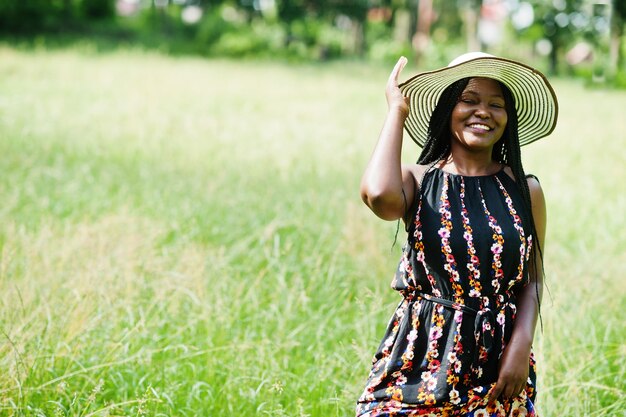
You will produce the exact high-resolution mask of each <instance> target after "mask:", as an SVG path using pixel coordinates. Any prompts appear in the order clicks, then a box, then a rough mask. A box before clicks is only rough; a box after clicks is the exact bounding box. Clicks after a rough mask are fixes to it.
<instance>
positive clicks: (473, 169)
mask: <svg viewBox="0 0 626 417" xmlns="http://www.w3.org/2000/svg"><path fill="white" fill-rule="evenodd" d="M491 151H492V149H491V148H489V149H486V150H480V151H468V150H467V149H464V148H461V147H458V146H454V145H452V146H451V149H450V154H449V155H448V156H447V158H446V159H444V161H443V163H442V164H441V165H440V167H441V168H444V167H445V168H446V170H447V171H449V172H452V173H455V174H461V175H472V176H475V175H490V174H494V173H496V172H497V171H498V170H500V168H501V166H502V164H500V163H498V162H496V161H494V160H493V159H492V157H491Z"/></svg>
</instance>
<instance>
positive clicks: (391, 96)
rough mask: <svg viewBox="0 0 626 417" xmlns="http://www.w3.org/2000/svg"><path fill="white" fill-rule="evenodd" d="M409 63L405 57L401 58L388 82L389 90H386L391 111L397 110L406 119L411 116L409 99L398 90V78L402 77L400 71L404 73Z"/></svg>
mask: <svg viewBox="0 0 626 417" xmlns="http://www.w3.org/2000/svg"><path fill="white" fill-rule="evenodd" d="M407 62H408V61H407V59H406V58H405V57H403V56H401V57H400V59H399V60H398V62H397V63H396V66H395V67H393V71H391V74H390V75H389V80H387V88H386V90H385V95H386V96H387V105H388V106H389V110H393V109H397V110H399V111H400V113H401V114H402V115H403V116H404V117H406V116H408V115H409V98H408V97H404V95H403V94H402V92H401V91H400V89H399V88H398V76H399V75H400V71H402V69H403V68H404V66H405V65H406V63H407Z"/></svg>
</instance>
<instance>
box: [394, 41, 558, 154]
mask: <svg viewBox="0 0 626 417" xmlns="http://www.w3.org/2000/svg"><path fill="white" fill-rule="evenodd" d="M466 77H485V78H493V79H495V80H498V81H500V82H502V83H503V84H504V85H506V86H507V87H508V88H509V90H511V93H512V94H513V97H514V98H515V110H516V111H517V119H518V136H519V142H520V146H521V145H527V144H529V143H531V142H534V141H536V140H537V139H541V138H542V137H544V136H547V135H549V134H550V133H552V131H553V130H554V127H555V126H556V120H557V116H558V112H559V106H558V102H557V99H556V95H555V94H554V90H553V89H552V86H551V85H550V83H549V82H548V80H547V79H546V77H545V76H544V75H543V74H542V73H541V72H539V71H537V70H536V69H534V68H531V67H529V66H528V65H525V64H522V63H520V62H516V61H512V60H509V59H504V58H498V57H496V56H493V55H490V54H486V53H483V52H470V53H467V54H463V55H461V56H459V57H457V58H456V59H454V60H453V61H452V62H450V64H449V65H448V66H447V67H445V68H441V69H438V70H434V71H428V72H423V73H420V74H417V75H416V76H414V77H413V78H411V79H409V80H407V81H405V82H403V83H402V84H400V86H399V87H400V91H402V93H403V94H404V96H405V97H408V98H409V100H410V111H409V116H408V117H407V119H406V121H405V124H404V127H405V129H406V131H407V132H408V133H409V135H410V136H411V138H412V139H413V140H414V141H415V142H416V143H417V144H418V145H419V146H424V142H425V141H426V138H427V137H428V124H429V121H430V116H431V115H432V113H433V110H434V109H435V106H436V105H437V101H438V100H439V97H440V96H441V93H442V92H443V90H445V89H446V87H448V86H449V85H450V84H452V83H454V82H455V81H458V80H460V79H462V78H466Z"/></svg>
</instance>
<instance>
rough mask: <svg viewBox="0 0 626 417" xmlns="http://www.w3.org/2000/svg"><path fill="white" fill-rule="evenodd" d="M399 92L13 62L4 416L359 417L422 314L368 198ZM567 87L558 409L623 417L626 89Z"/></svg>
mask: <svg viewBox="0 0 626 417" xmlns="http://www.w3.org/2000/svg"><path fill="white" fill-rule="evenodd" d="M406 72H407V74H406V76H408V75H409V74H408V72H409V71H408V70H407V71H406ZM386 78H387V69H386V68H378V67H368V66H366V65H365V64H362V63H342V64H330V65H327V66H315V65H302V66H288V65H281V64H275V63H258V62H245V63H241V62H234V61H233V62H231V61H221V60H215V61H213V60H211V61H205V60H200V59H194V58H185V59H182V58H179V59H175V58H168V57H162V56H158V55H154V54H146V53H142V52H138V51H120V52H116V53H110V54H103V55H95V54H86V53H81V52H77V51H65V52H54V53H52V52H45V51H39V52H30V53H24V52H18V51H16V50H14V49H11V48H9V47H6V46H5V47H2V48H0V91H2V94H1V95H0V138H1V139H0V155H2V156H1V157H0V169H1V170H2V173H3V174H2V176H1V177H0V198H1V200H2V202H3V204H2V207H1V208H0V224H1V226H0V303H2V307H1V308H0V330H1V332H2V333H0V353H1V356H0V414H2V415H7V416H22V415H26V416H31V415H32V416H39V415H50V416H107V415H109V416H114V415H124V416H127V415H128V416H131V415H132V416H136V415H154V416H159V415H161V416H170V415H172V416H173V415H176V416H195V415H211V416H229V415H249V416H251V415H259V416H281V415H285V416H301V417H303V416H324V417H328V416H350V415H352V414H353V406H354V402H355V400H356V397H357V396H358V394H359V391H360V390H361V389H362V387H363V384H364V382H365V378H366V376H367V372H368V367H369V360H370V358H371V355H372V354H373V353H374V350H375V348H376V345H377V343H378V342H379V339H380V337H381V335H382V331H383V329H384V326H385V324H386V321H387V320H388V318H389V316H390V315H391V313H392V311H393V308H394V305H395V303H397V302H398V295H397V294H395V293H394V292H393V291H392V290H391V289H390V288H389V283H390V281H391V273H392V271H393V268H394V266H395V261H396V259H397V257H398V255H399V246H400V244H401V243H399V244H398V245H396V247H395V248H393V249H390V248H391V245H392V242H393V234H394V232H395V224H391V223H386V222H382V221H379V220H377V219H376V218H375V217H374V216H373V215H372V214H371V213H369V211H368V210H367V208H366V207H365V206H364V205H363V204H362V203H361V202H360V199H359V195H358V184H359V180H360V175H361V171H362V169H363V167H364V165H365V163H366V161H367V158H368V157H369V154H370V152H371V150H372V147H373V145H374V142H375V140H376V136H377V134H378V131H379V129H380V126H381V123H382V119H383V117H384V111H385V103H384V96H383V88H384V83H385V80H386ZM555 88H556V90H557V93H558V95H559V99H560V103H561V119H560V123H559V126H558V128H557V130H556V131H555V133H554V134H553V135H552V136H551V137H550V138H548V139H546V140H544V141H541V142H539V143H537V144H534V145H532V146H530V147H528V149H524V157H525V161H526V163H525V165H526V171H527V172H532V173H534V174H536V175H537V176H538V177H539V178H540V180H541V182H542V184H543V187H544V190H545V192H546V196H547V202H548V210H549V233H548V239H547V247H546V272H547V282H548V286H549V289H550V295H548V294H546V297H545V302H544V305H543V321H544V332H543V334H538V336H537V343H536V350H537V353H538V356H539V359H540V362H539V377H540V381H539V382H540V384H539V392H540V394H539V395H540V398H539V404H538V406H539V409H540V411H541V413H542V415H543V416H603V417H608V416H614V415H617V414H618V413H619V412H621V411H622V410H623V409H624V408H626V399H625V392H624V391H625V387H624V383H623V381H624V380H625V379H626V375H625V373H626V366H625V365H624V363H623V360H622V359H623V357H624V354H625V353H626V347H625V345H624V336H625V335H626V331H625V330H626V329H624V314H623V312H622V308H621V306H622V305H624V302H625V301H626V300H625V290H624V286H623V278H622V275H623V265H624V263H626V241H625V239H624V234H623V230H626V224H625V220H624V216H623V214H622V213H624V212H625V211H626V198H625V197H624V193H623V191H622V188H623V187H622V185H621V181H622V179H623V178H625V174H626V172H625V171H626V168H625V167H626V160H625V159H626V152H624V150H623V138H622V136H623V132H625V131H626V119H625V118H624V117H623V114H622V113H623V107H624V106H623V105H624V101H625V99H626V94H625V93H623V92H611V91H603V90H587V89H584V88H583V87H582V86H579V85H577V84H574V83H572V82H569V81H561V80H557V81H556V82H555ZM405 150H406V152H405V158H406V160H407V161H411V160H415V158H416V157H417V154H418V149H417V148H416V147H415V146H414V145H413V144H412V143H410V141H408V140H407V143H406V145H405ZM401 235H402V231H401ZM401 239H402V237H400V240H401Z"/></svg>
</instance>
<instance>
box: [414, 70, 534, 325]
mask: <svg viewBox="0 0 626 417" xmlns="http://www.w3.org/2000/svg"><path fill="white" fill-rule="evenodd" d="M469 80H470V78H463V79H461V80H459V81H456V82H454V83H452V84H450V85H449V86H448V87H447V88H446V89H445V90H444V91H443V93H442V94H441V97H440V98H439V101H438V102H437V105H436V106H435V109H434V110H433V113H432V115H431V117H430V122H429V125H428V136H427V138H426V142H425V143H424V147H423V149H422V152H421V154H420V156H419V158H418V160H417V163H418V164H421V165H428V168H427V169H426V170H425V171H424V176H425V175H426V173H427V172H428V171H430V170H431V168H432V167H433V166H434V165H436V164H437V163H438V162H439V161H441V160H443V159H445V158H446V157H447V156H448V155H449V154H450V149H451V140H452V139H451V133H450V119H451V117H452V109H454V107H455V106H456V104H457V103H458V101H459V97H460V96H461V93H462V92H463V90H465V87H467V84H468V83H469ZM498 84H499V85H500V88H501V90H502V94H503V96H504V101H505V109H506V113H507V123H506V127H505V130H504V133H503V134H502V137H501V138H500V139H499V140H498V141H497V142H496V143H495V144H494V147H493V151H492V155H491V157H492V159H493V160H494V161H496V162H498V163H501V164H504V165H507V166H509V167H510V168H511V171H512V172H513V176H514V178H515V183H516V184H517V187H518V189H519V191H520V193H521V195H522V200H523V201H524V205H525V208H526V210H520V217H521V218H522V222H523V224H524V226H525V227H524V228H525V229H526V230H530V235H531V236H532V241H533V245H535V247H536V248H537V250H531V253H530V259H529V270H528V272H529V275H528V277H529V278H528V279H529V280H534V281H535V283H537V281H538V274H539V273H543V270H542V271H537V270H536V269H537V268H536V259H537V256H540V259H542V258H543V254H542V251H541V247H540V244H539V239H537V232H536V229H535V221H534V218H533V213H532V205H531V200H530V189H529V188H528V183H527V181H526V178H527V176H526V173H525V172H524V167H523V166H522V155H521V151H520V144H519V137H518V132H517V127H518V125H517V111H516V110H515V98H514V96H513V94H512V93H511V90H509V88H508V87H507V86H506V85H504V84H503V83H501V82H500V81H498ZM422 180H423V177H422ZM420 183H422V181H420ZM542 269H543V268H542ZM538 291H539V290H538V288H537V292H538ZM537 295H538V294H537ZM537 300H539V297H537ZM540 317H541V316H540ZM542 327H543V326H542Z"/></svg>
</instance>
